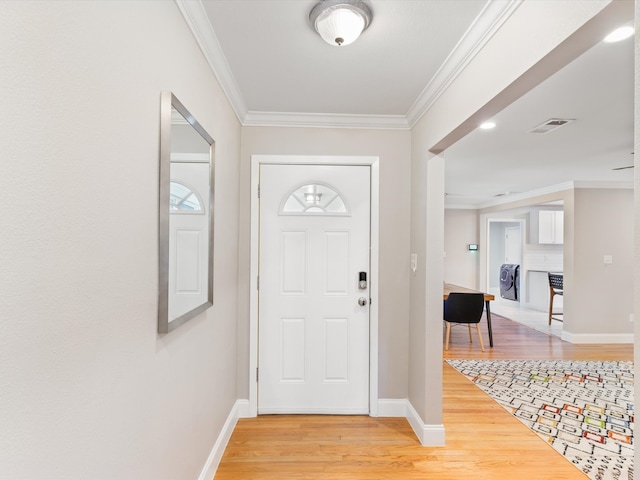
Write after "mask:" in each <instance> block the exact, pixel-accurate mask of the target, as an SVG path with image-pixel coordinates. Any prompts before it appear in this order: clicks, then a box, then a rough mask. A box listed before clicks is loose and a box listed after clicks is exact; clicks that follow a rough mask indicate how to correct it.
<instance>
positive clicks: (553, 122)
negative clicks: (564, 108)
mask: <svg viewBox="0 0 640 480" xmlns="http://www.w3.org/2000/svg"><path fill="white" fill-rule="evenodd" d="M573 121H575V118H550V119H549V120H547V121H546V122H544V123H541V124H540V125H538V126H537V127H535V128H534V129H533V130H530V131H529V133H549V132H552V131H554V130H556V129H558V128H560V127H564V126H565V125H566V124H567V123H571V122H573Z"/></svg>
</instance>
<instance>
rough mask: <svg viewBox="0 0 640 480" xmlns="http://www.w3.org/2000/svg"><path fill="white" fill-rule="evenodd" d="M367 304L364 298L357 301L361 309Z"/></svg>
mask: <svg viewBox="0 0 640 480" xmlns="http://www.w3.org/2000/svg"><path fill="white" fill-rule="evenodd" d="M366 304H367V299H366V298H364V297H360V298H359V299H358V305H360V306H361V307H364V306H365V305H366Z"/></svg>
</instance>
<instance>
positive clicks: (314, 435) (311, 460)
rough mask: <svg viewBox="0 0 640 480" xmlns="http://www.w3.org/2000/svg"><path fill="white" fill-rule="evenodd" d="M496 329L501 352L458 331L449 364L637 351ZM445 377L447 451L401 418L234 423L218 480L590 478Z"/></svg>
mask: <svg viewBox="0 0 640 480" xmlns="http://www.w3.org/2000/svg"><path fill="white" fill-rule="evenodd" d="M493 328H494V339H495V347H494V348H493V349H490V348H487V350H486V352H484V353H483V352H481V351H480V348H479V345H478V344H477V342H474V343H473V344H469V337H468V334H467V330H466V328H464V327H457V328H454V329H453V331H452V339H451V345H450V350H449V351H448V352H445V354H444V357H445V358H485V359H499V358H503V359H507V358H508V359H559V358H563V359H573V360H587V359H593V360H596V359H597V360H632V359H633V346H632V345H619V344H618V345H572V344H569V343H567V342H563V341H562V340H560V339H559V338H557V337H555V336H551V335H546V334H543V333H540V332H537V331H535V330H533V329H531V328H529V327H526V326H523V325H521V324H519V323H515V322H512V321H510V320H508V319H504V318H503V317H501V316H499V315H498V314H496V316H495V317H494V322H493ZM484 334H485V335H486V328H485V329H484ZM485 343H486V345H488V338H486V339H485ZM442 368H443V387H444V391H443V405H444V406H443V423H444V426H445V429H446V436H447V438H446V446H445V447H422V446H421V445H420V444H419V442H418V440H417V438H416V436H415V434H414V433H413V431H412V430H411V427H410V426H409V423H408V422H407V420H406V419H405V418H372V417H366V416H354V417H350V416H342V417H341V416H308V415H297V416H291V415H278V416H259V417H257V418H248V419H241V420H240V421H239V422H238V425H237V426H236V429H235V431H234V433H233V435H232V437H231V440H230V441H229V445H228V446H227V449H226V450H225V454H224V456H223V458H222V461H221V463H220V466H219V468H218V472H217V474H216V476H215V479H216V480H227V479H229V480H230V479H234V480H235V479H237V478H242V479H247V480H276V479H278V480H280V479H282V478H287V479H294V480H295V479H311V478H313V479H314V480H323V479H326V480H329V479H331V480H339V479H354V480H357V479H367V480H388V479H390V478H394V479H395V478H402V479H423V478H433V479H438V480H464V479H474V480H476V479H492V480H500V479H505V480H506V479H509V480H510V479H512V478H514V475H515V474H516V472H517V475H518V476H519V477H521V478H554V479H556V480H563V479H565V480H569V479H576V480H578V479H584V478H585V476H584V474H582V473H581V472H580V471H579V470H578V469H577V468H575V467H574V466H573V465H572V464H571V463H569V462H568V461H567V460H565V459H564V458H563V457H562V456H560V455H559V454H558V453H556V452H555V451H554V450H553V449H552V448H551V447H550V446H548V445H547V444H546V443H545V442H544V441H542V440H541V439H540V438H539V437H538V436H537V435H536V434H534V433H533V432H531V431H530V430H529V429H528V428H527V427H525V426H524V425H523V424H522V423H520V422H519V421H518V420H517V419H515V418H514V417H512V416H511V415H510V414H509V413H507V412H506V411H504V410H503V408H502V407H501V406H499V405H498V404H497V403H496V402H494V401H493V400H491V399H490V398H489V397H488V396H487V395H486V394H484V393H483V392H482V391H481V390H480V389H479V388H477V387H476V386H474V385H473V384H471V383H470V382H469V381H468V380H466V379H465V378H464V377H463V376H462V375H460V374H459V373H457V372H456V371H455V370H454V369H453V368H452V367H450V366H449V365H447V364H446V363H444V362H443V365H442ZM496 432H499V435H496Z"/></svg>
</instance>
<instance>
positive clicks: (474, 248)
mask: <svg viewBox="0 0 640 480" xmlns="http://www.w3.org/2000/svg"><path fill="white" fill-rule="evenodd" d="M467 250H469V251H470V252H475V251H477V250H478V244H477V243H470V244H469V245H467Z"/></svg>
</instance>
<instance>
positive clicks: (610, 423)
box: [447, 360, 634, 480]
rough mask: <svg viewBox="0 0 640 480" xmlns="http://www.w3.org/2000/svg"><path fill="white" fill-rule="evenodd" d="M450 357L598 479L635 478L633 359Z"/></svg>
mask: <svg viewBox="0 0 640 480" xmlns="http://www.w3.org/2000/svg"><path fill="white" fill-rule="evenodd" d="M447 362H448V363H449V364H450V365H451V366H452V367H453V368H455V369H456V370H458V371H459V372H460V373H462V374H463V375H465V376H466V377H467V378H468V379H469V380H471V381H472V382H473V383H475V384H476V385H477V386H478V387H480V388H481V389H482V390H483V391H484V392H485V393H487V394H488V395H489V396H490V397H491V398H493V399H494V400H495V401H496V402H498V403H499V404H500V405H502V406H503V407H504V408H505V409H506V410H507V411H509V412H510V413H511V414H513V415H514V416H515V417H516V418H518V420H520V421H521V422H522V423H524V424H525V425H527V426H528V427H529V428H530V429H531V430H533V431H534V432H535V433H537V434H538V435H539V436H540V437H542V438H543V439H544V440H545V441H547V442H548V443H549V444H550V445H551V446H552V447H553V448H554V449H555V450H557V451H558V452H560V453H561V454H562V455H564V456H565V458H567V459H568V460H569V461H570V462H572V463H573V464H574V465H575V466H576V467H577V468H579V469H580V470H581V471H583V472H584V473H585V474H586V475H588V476H589V477H590V478H592V479H593V480H609V479H611V480H614V479H615V480H618V479H624V480H632V479H633V430H634V428H633V423H634V420H633V419H634V412H633V362H613V361H611V362H601V361H564V360H559V361H552V360H447Z"/></svg>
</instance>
